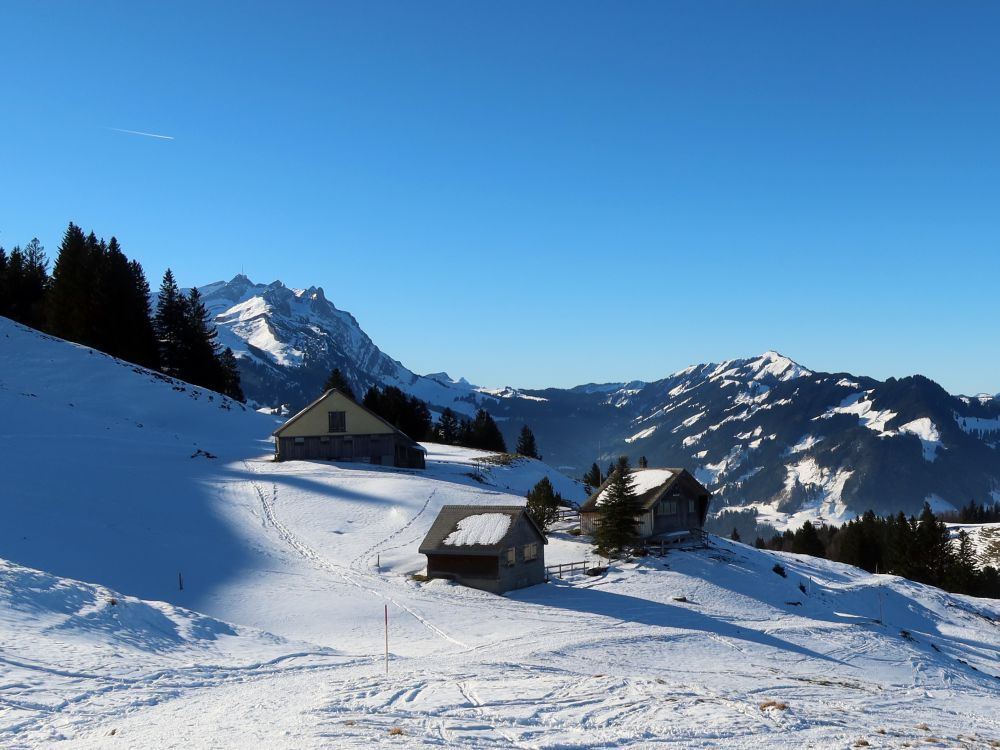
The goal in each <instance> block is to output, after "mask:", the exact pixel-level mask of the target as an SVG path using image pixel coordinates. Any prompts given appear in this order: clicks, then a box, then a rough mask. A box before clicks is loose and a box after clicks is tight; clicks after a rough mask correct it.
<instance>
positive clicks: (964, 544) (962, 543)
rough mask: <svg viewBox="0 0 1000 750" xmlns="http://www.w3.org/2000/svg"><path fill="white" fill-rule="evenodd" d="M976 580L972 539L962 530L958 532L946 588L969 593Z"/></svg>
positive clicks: (974, 552)
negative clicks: (956, 547) (956, 545)
mask: <svg viewBox="0 0 1000 750" xmlns="http://www.w3.org/2000/svg"><path fill="white" fill-rule="evenodd" d="M975 579H976V551H975V549H973V547H972V539H970V538H969V535H968V534H967V533H966V532H965V529H962V530H961V531H959V532H958V549H957V550H955V552H954V560H953V562H952V565H951V567H950V569H949V571H948V588H949V589H950V590H952V591H961V592H965V593H971V591H972V589H973V584H974V582H975Z"/></svg>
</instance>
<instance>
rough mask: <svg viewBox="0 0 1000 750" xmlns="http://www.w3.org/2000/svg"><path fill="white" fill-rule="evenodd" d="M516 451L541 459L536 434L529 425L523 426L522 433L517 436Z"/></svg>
mask: <svg viewBox="0 0 1000 750" xmlns="http://www.w3.org/2000/svg"><path fill="white" fill-rule="evenodd" d="M514 452H515V453H517V454H518V455H520V456H526V457H528V458H537V459H539V460H540V459H541V458H542V457H541V456H540V455H539V454H538V446H537V445H536V444H535V434H534V433H533V432H532V431H531V428H530V427H528V425H524V427H522V428H521V434H520V435H519V436H518V438H517V448H515V449H514Z"/></svg>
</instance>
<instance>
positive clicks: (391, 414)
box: [362, 385, 432, 440]
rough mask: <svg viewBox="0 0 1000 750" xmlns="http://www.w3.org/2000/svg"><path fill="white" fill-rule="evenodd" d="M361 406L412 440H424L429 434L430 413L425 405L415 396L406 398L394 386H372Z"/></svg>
mask: <svg viewBox="0 0 1000 750" xmlns="http://www.w3.org/2000/svg"><path fill="white" fill-rule="evenodd" d="M362 404H364V406H365V408H366V409H370V410H371V411H373V412H375V413H376V414H378V415H379V416H380V417H382V419H384V420H385V421H386V422H389V423H390V424H392V425H394V426H396V427H397V428H399V429H400V430H402V431H403V432H404V433H406V434H407V435H409V436H410V437H411V438H413V439H414V440H426V439H427V437H428V435H429V434H430V432H431V421H432V420H431V412H430V409H428V408H427V404H425V403H424V402H423V401H421V400H420V399H419V398H417V397H416V396H407V395H406V394H405V393H403V392H402V391H401V390H399V388H397V387H396V386H394V385H388V386H386V387H385V388H378V387H377V386H372V387H371V388H369V389H368V393H366V394H365V398H364V400H363V401H362Z"/></svg>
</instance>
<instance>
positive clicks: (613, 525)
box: [593, 456, 642, 557]
mask: <svg viewBox="0 0 1000 750" xmlns="http://www.w3.org/2000/svg"><path fill="white" fill-rule="evenodd" d="M597 512H598V519H597V527H596V529H595V530H594V535H593V539H594V544H595V545H596V547H597V549H598V550H600V551H601V552H602V553H603V554H606V555H607V556H608V557H620V556H621V555H622V554H624V553H625V551H626V550H627V549H629V547H630V546H631V545H632V544H633V542H634V541H635V539H636V536H637V535H638V532H639V515H640V514H641V513H642V509H641V508H640V507H639V504H638V502H637V500H636V496H635V489H634V484H633V480H632V476H631V472H630V471H629V466H628V458H626V457H625V456H621V457H620V458H619V459H618V463H617V465H616V466H615V468H614V470H613V471H612V473H611V479H610V481H609V482H608V484H607V486H606V487H605V488H604V492H603V493H602V496H601V500H600V502H599V503H598V505H597Z"/></svg>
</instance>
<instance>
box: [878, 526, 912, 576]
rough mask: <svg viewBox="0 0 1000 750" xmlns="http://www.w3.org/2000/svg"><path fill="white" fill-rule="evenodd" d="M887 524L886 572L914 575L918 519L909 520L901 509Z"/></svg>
mask: <svg viewBox="0 0 1000 750" xmlns="http://www.w3.org/2000/svg"><path fill="white" fill-rule="evenodd" d="M886 525H887V529H886V552H885V557H886V572H889V573H894V574H895V575H898V576H904V577H906V578H910V577H911V576H912V575H913V547H914V545H915V544H916V520H915V519H912V518H911V519H909V520H907V518H906V516H905V515H904V514H903V511H900V512H899V513H898V514H897V515H896V516H895V518H891V519H889V520H888V522H887V524H886Z"/></svg>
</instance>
